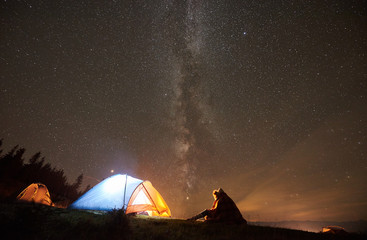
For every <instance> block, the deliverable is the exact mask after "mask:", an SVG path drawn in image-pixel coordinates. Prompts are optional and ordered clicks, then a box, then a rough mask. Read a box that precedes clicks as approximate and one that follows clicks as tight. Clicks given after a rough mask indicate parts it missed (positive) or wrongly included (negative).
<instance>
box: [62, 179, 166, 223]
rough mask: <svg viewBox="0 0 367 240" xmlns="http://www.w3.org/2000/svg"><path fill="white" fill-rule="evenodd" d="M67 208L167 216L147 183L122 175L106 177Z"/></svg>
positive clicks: (160, 202) (155, 193)
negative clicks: (117, 210) (124, 211)
mask: <svg viewBox="0 0 367 240" xmlns="http://www.w3.org/2000/svg"><path fill="white" fill-rule="evenodd" d="M69 208H74V209H87V210H103V211H111V210H113V209H121V208H123V209H124V210H126V213H127V214H130V213H135V214H148V215H150V216H163V217H170V216H171V212H170V209H169V208H168V206H167V204H166V202H165V201H164V200H163V198H162V196H161V195H160V194H159V192H158V191H157V190H156V189H155V188H154V187H153V186H152V184H151V183H150V182H149V181H143V180H140V179H137V178H133V177H130V176H128V175H126V174H124V175H122V174H117V175H114V176H111V177H109V178H106V179H105V180H103V181H102V182H100V183H99V184H97V185H96V186H94V187H93V188H92V189H90V190H89V191H88V192H86V193H85V194H84V195H82V196H81V197H80V198H79V199H78V200H76V201H75V202H74V203H72V204H71V205H70V206H69Z"/></svg>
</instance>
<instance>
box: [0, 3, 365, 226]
mask: <svg viewBox="0 0 367 240" xmlns="http://www.w3.org/2000/svg"><path fill="white" fill-rule="evenodd" d="M366 8H367V1H365V0H359V1H358V0H356V1H352V0H334V1H305V0H303V1H256V0H253V1H248V0H243V1H240V0H236V1H234V0H212V1H203V0H202V1H200V0H186V1H185V0H159V1H146V0H144V1H143V0H124V1H122V0H121V1H119V0H103V1H86V0H78V1H75V0H61V1H60V0H55V1H49V0H26V1H25V0H19V1H16V0H1V3H0V19H1V28H0V138H3V139H4V148H5V150H10V149H11V148H12V147H13V146H15V145H17V144H19V145H20V146H21V147H24V148H26V151H27V152H26V153H27V154H28V155H27V156H28V157H30V156H31V155H33V154H34V153H36V152H38V151H41V153H42V155H43V156H44V157H46V161H48V162H50V163H51V164H52V165H53V166H55V167H56V168H61V169H64V171H65V173H66V175H67V177H68V179H69V181H70V182H74V181H75V179H76V178H77V176H78V175H80V174H81V173H83V175H84V177H85V178H84V180H85V185H87V184H91V185H92V186H93V185H95V184H97V183H98V181H101V180H103V179H104V178H106V177H109V176H111V175H113V174H116V173H123V174H124V173H127V174H129V175H131V176H133V177H136V178H140V179H144V180H150V181H151V182H152V184H153V186H155V187H156V188H157V189H158V191H159V192H160V193H161V194H162V196H163V197H164V198H165V200H166V202H167V204H168V205H169V207H170V208H171V211H172V215H173V216H174V217H191V215H192V214H195V213H197V212H199V211H201V210H203V209H205V208H210V207H211V204H212V202H213V198H212V195H211V193H212V190H213V189H217V188H219V187H222V188H223V189H224V191H225V192H227V193H228V194H229V195H230V196H231V197H232V199H233V200H234V201H235V202H236V203H237V205H238V207H239V208H240V210H241V211H242V213H243V215H244V217H245V218H246V219H247V220H250V221H258V220H261V221H278V220H336V221H342V220H359V219H367V190H366V185H367V30H366V29H367V10H366ZM112 170H113V173H111V171H112ZM50 192H51V197H52V189H50Z"/></svg>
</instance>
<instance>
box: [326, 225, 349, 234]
mask: <svg viewBox="0 0 367 240" xmlns="http://www.w3.org/2000/svg"><path fill="white" fill-rule="evenodd" d="M322 232H323V233H332V234H346V233H347V232H346V231H345V229H344V228H342V227H339V226H327V227H323V228H322Z"/></svg>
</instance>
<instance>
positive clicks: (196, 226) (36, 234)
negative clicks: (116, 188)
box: [0, 203, 366, 240]
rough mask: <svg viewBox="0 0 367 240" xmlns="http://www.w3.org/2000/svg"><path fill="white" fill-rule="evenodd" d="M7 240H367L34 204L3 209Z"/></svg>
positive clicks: (0, 216) (0, 221)
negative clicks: (128, 215)
mask: <svg viewBox="0 0 367 240" xmlns="http://www.w3.org/2000/svg"><path fill="white" fill-rule="evenodd" d="M0 231H1V232H2V239H88V240H91V239H131V240H143V239H144V240H146V239H157V240H158V239H160V240H164V239H170V240H172V239H173V240H174V239H200V240H203V239H204V240H205V239H208V240H209V239H210V240H213V239H241V240H242V239H258V240H272V239H276V240H297V239H300V240H303V239H304V240H313V239H315V240H344V239H345V240H347V239H348V240H365V239H366V236H364V235H358V234H348V235H341V236H336V235H328V234H320V233H311V232H304V231H298V230H290V229H283V228H272V227H262V226H252V225H249V226H237V225H236V226H235V225H221V224H207V223H202V222H189V221H185V220H180V219H159V218H150V217H127V216H126V215H125V214H124V213H123V212H122V211H114V212H109V213H106V212H97V211H95V212H91V211H78V210H69V209H59V208H53V207H48V206H42V205H34V204H9V203H2V204H0Z"/></svg>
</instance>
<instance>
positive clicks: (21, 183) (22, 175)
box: [0, 139, 90, 207]
mask: <svg viewBox="0 0 367 240" xmlns="http://www.w3.org/2000/svg"><path fill="white" fill-rule="evenodd" d="M25 152H26V149H25V148H22V147H19V145H17V146H15V147H13V148H12V149H11V150H10V151H8V152H7V153H4V150H3V139H0V200H1V201H14V199H15V198H16V196H17V195H18V194H19V193H20V192H21V191H22V190H23V189H25V188H26V187H27V186H29V185H30V184H32V183H43V184H45V185H46V186H47V188H48V189H49V192H50V194H51V199H52V201H53V202H54V203H55V204H56V205H59V207H67V206H68V205H69V204H70V203H71V202H73V201H75V200H76V199H77V198H78V197H79V196H81V195H82V194H83V193H84V192H86V191H88V190H89V189H90V186H89V185H88V186H87V187H86V188H85V189H84V190H83V191H80V188H81V185H82V183H83V174H80V175H79V176H78V177H77V179H76V180H75V182H74V183H69V182H68V179H67V177H66V176H65V173H64V170H62V169H56V168H55V167H53V166H52V165H51V164H50V163H48V162H46V159H45V157H42V155H41V152H37V153H35V154H34V155H33V156H32V157H30V158H29V159H28V160H26V159H25V156H24V154H25Z"/></svg>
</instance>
